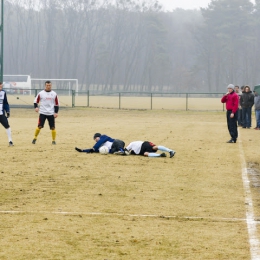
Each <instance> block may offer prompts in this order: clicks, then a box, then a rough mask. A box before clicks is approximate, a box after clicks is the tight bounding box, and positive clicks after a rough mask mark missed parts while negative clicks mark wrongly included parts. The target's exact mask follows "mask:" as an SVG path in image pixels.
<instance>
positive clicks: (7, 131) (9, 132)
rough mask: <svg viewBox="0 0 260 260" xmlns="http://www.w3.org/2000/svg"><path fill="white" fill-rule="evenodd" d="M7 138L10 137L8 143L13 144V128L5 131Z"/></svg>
mask: <svg viewBox="0 0 260 260" xmlns="http://www.w3.org/2000/svg"><path fill="white" fill-rule="evenodd" d="M5 130H6V133H7V136H8V141H9V142H12V132H11V128H10V127H9V128H8V129H5Z"/></svg>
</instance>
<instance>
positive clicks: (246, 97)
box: [240, 91, 254, 108]
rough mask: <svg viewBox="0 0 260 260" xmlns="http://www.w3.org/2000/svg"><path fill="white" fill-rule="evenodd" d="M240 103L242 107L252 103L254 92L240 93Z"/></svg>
mask: <svg viewBox="0 0 260 260" xmlns="http://www.w3.org/2000/svg"><path fill="white" fill-rule="evenodd" d="M240 105H241V107H242V108H248V107H252V106H253V105H254V94H253V93H252V91H249V92H243V93H242V95H241V97H240Z"/></svg>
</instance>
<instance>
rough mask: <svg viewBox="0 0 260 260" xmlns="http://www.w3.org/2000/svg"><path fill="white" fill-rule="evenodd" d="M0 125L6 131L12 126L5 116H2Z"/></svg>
mask: <svg viewBox="0 0 260 260" xmlns="http://www.w3.org/2000/svg"><path fill="white" fill-rule="evenodd" d="M0 123H1V124H2V126H3V127H4V128H5V129H8V128H9V127H10V126H9V123H8V119H7V117H6V116H5V115H0Z"/></svg>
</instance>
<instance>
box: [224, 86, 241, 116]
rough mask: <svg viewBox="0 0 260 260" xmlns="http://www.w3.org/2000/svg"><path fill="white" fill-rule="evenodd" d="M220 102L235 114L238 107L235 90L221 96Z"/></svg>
mask: <svg viewBox="0 0 260 260" xmlns="http://www.w3.org/2000/svg"><path fill="white" fill-rule="evenodd" d="M221 102H222V103H226V109H227V110H232V113H233V114H235V113H236V112H237V109H238V103H239V97H238V94H237V93H235V91H233V92H231V93H230V94H227V95H225V96H223V97H222V98H221Z"/></svg>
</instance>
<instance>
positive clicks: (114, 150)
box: [75, 133, 127, 155]
mask: <svg viewBox="0 0 260 260" xmlns="http://www.w3.org/2000/svg"><path fill="white" fill-rule="evenodd" d="M93 139H94V140H95V142H96V144H95V145H94V146H93V147H92V148H89V149H80V148H78V147H75V150H76V151H78V152H80V153H81V152H83V153H99V148H100V147H102V146H106V147H107V148H108V150H109V153H111V154H121V155H125V154H127V152H126V153H125V149H124V147H125V142H124V141H122V140H119V139H114V138H111V137H110V136H107V135H101V134H100V133H95V134H94V137H93Z"/></svg>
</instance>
